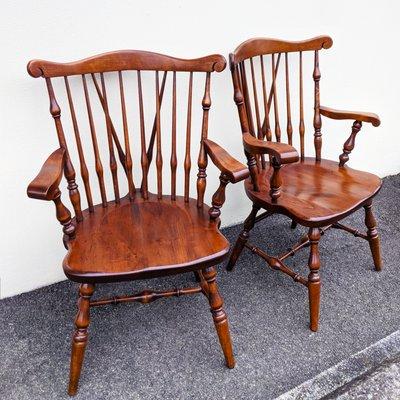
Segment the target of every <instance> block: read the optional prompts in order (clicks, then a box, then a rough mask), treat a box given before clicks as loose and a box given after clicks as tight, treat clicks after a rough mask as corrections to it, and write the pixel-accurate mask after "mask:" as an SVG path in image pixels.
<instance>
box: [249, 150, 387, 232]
mask: <svg viewBox="0 0 400 400" xmlns="http://www.w3.org/2000/svg"><path fill="white" fill-rule="evenodd" d="M272 172H273V168H272V167H269V168H267V169H265V170H263V171H262V172H261V173H260V175H259V186H260V191H259V192H255V191H254V190H253V186H252V184H251V181H250V180H249V179H248V180H247V181H246V182H245V188H246V193H247V195H248V196H249V198H250V199H251V200H252V201H253V202H255V203H256V204H258V205H260V206H261V207H263V208H265V209H267V210H271V211H274V212H280V213H282V214H286V215H288V216H289V217H293V218H294V219H295V220H297V221H298V222H300V223H302V224H304V225H305V226H309V227H316V226H323V225H324V224H330V223H333V222H335V221H338V220H340V219H342V218H344V217H346V216H347V215H349V214H350V213H351V212H353V211H354V210H356V209H357V208H359V207H361V206H363V205H364V204H365V203H367V202H368V200H369V199H371V198H372V197H373V196H374V195H375V194H376V193H377V192H378V191H379V189H380V188H381V185H382V181H381V179H380V178H379V177H377V176H376V175H373V174H370V173H368V172H362V171H357V170H355V169H352V168H349V167H347V166H345V167H342V168H339V164H338V162H336V161H331V160H321V161H320V162H316V161H315V158H305V159H304V160H303V161H299V162H297V163H294V164H287V165H284V166H282V168H281V175H282V180H283V186H282V194H281V197H279V198H278V201H277V202H276V203H273V202H272V201H271V197H270V196H269V190H270V185H269V180H270V177H271V174H272Z"/></svg>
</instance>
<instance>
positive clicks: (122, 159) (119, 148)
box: [91, 74, 126, 172]
mask: <svg viewBox="0 0 400 400" xmlns="http://www.w3.org/2000/svg"><path fill="white" fill-rule="evenodd" d="M91 76H92V80H93V83H94V87H95V88H96V93H97V96H98V97H99V100H100V104H101V107H102V108H103V112H104V114H105V115H106V118H107V119H108V123H109V125H110V129H111V134H112V138H113V140H114V142H115V145H116V147H117V151H118V158H119V160H120V162H121V165H122V167H123V168H124V170H125V172H126V157H125V153H124V150H123V149H122V146H121V143H120V141H119V139H118V135H117V132H116V130H115V127H114V124H113V122H112V120H111V118H110V115H109V113H108V112H107V113H106V107H105V102H104V97H103V94H102V92H101V90H100V86H99V84H98V82H97V79H96V76H95V74H91Z"/></svg>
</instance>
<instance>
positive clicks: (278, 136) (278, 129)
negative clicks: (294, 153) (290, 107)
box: [271, 53, 281, 142]
mask: <svg viewBox="0 0 400 400" xmlns="http://www.w3.org/2000/svg"><path fill="white" fill-rule="evenodd" d="M279 55H280V53H279ZM271 56H272V84H273V88H274V118H275V138H276V141H277V142H280V141H281V127H280V125H279V110H278V93H277V92H276V71H275V54H272V55H271Z"/></svg>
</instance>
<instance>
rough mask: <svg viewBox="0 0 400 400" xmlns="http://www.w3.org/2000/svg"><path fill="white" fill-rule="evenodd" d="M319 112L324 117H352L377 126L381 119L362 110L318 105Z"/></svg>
mask: <svg viewBox="0 0 400 400" xmlns="http://www.w3.org/2000/svg"><path fill="white" fill-rule="evenodd" d="M319 112H320V114H321V115H323V116H324V117H328V118H332V119H352V120H355V121H362V122H369V123H371V124H372V125H373V126H379V125H380V123H381V121H380V119H379V117H378V116H377V115H376V114H374V113H368V112H362V111H344V110H335V109H334V108H329V107H324V106H320V107H319Z"/></svg>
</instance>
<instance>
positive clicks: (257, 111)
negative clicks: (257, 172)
mask: <svg viewBox="0 0 400 400" xmlns="http://www.w3.org/2000/svg"><path fill="white" fill-rule="evenodd" d="M250 68H251V81H252V85H253V96H254V109H255V111H256V122H257V138H258V139H261V140H262V139H263V133H262V129H261V119H260V109H259V106H258V96H257V82H256V77H255V73H254V63H253V58H252V57H251V58H250ZM258 158H259V159H261V167H262V169H265V157H264V154H262V155H261V157H260V156H259V157H258Z"/></svg>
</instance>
